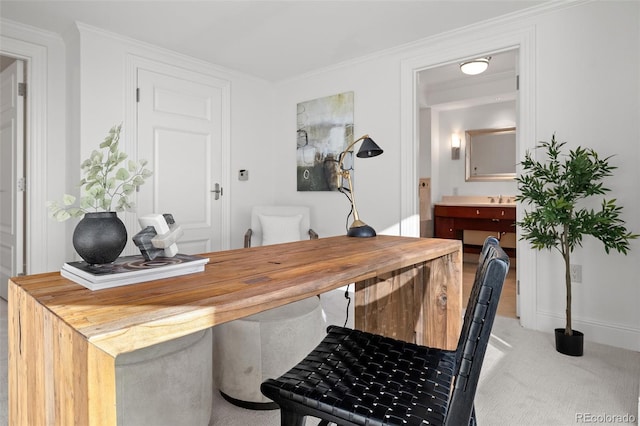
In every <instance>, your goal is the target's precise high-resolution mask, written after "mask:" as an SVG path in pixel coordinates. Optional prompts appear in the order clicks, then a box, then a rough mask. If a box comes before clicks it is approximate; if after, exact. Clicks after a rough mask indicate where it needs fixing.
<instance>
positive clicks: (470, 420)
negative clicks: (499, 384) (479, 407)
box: [469, 404, 478, 426]
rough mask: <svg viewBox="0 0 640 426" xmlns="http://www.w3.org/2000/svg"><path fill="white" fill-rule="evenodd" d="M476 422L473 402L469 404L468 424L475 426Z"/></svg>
mask: <svg viewBox="0 0 640 426" xmlns="http://www.w3.org/2000/svg"><path fill="white" fill-rule="evenodd" d="M477 425H478V422H477V421H476V405H475V404H473V405H472V406H471V417H469V426H477Z"/></svg>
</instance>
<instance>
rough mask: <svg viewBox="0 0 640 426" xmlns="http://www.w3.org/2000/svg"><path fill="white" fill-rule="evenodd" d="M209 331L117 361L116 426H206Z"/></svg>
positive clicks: (210, 377) (209, 395)
mask: <svg viewBox="0 0 640 426" xmlns="http://www.w3.org/2000/svg"><path fill="white" fill-rule="evenodd" d="M211 350H212V349H211V329H210V328H209V329H206V330H203V331H199V332H197V333H193V334H189V335H187V336H183V337H180V338H177V339H173V340H170V341H168V342H163V343H159V344H157V345H153V346H150V347H148V348H143V349H139V350H137V351H133V352H129V353H124V354H122V355H119V356H118V357H117V358H116V403H117V407H118V410H117V419H118V425H119V426H137V425H140V426H147V425H154V426H160V425H167V426H175V425H194V426H196V425H203V426H206V425H208V424H209V420H210V417H211V401H212V397H213V391H212V386H213V375H212V371H211V367H212V365H211Z"/></svg>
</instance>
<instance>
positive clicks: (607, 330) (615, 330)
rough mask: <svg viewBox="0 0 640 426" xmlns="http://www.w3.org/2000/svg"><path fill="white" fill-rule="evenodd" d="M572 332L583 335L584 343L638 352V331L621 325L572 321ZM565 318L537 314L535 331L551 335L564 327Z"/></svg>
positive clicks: (549, 314)
mask: <svg viewBox="0 0 640 426" xmlns="http://www.w3.org/2000/svg"><path fill="white" fill-rule="evenodd" d="M572 322H573V326H572V328H573V329H574V330H578V331H581V332H582V333H584V339H585V341H590V342H596V343H601V344H603V345H610V346H615V347H618V348H623V349H629V350H632V351H640V329H638V328H637V327H630V326H626V325H621V324H608V323H603V322H598V321H589V320H583V319H575V318H574V319H573V321H572ZM564 323H565V318H564V316H559V315H556V314H553V313H549V312H537V321H536V324H537V327H536V328H537V330H539V331H544V332H549V333H552V332H553V330H554V329H556V328H560V327H564Z"/></svg>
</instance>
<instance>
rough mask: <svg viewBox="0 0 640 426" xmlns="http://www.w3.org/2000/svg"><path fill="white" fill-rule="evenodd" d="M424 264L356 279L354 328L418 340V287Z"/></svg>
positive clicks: (406, 339)
mask: <svg viewBox="0 0 640 426" xmlns="http://www.w3.org/2000/svg"><path fill="white" fill-rule="evenodd" d="M422 277H423V266H422V265H414V266H411V267H408V268H403V269H399V270H396V271H393V272H390V273H386V274H381V275H379V276H378V277H375V278H371V279H367V280H364V281H360V282H357V283H356V292H355V319H354V324H355V328H356V329H358V330H363V331H368V332H370V333H376V334H380V335H383V336H387V337H392V338H394V339H398V340H403V341H405V342H412V343H413V342H415V341H416V333H415V330H416V325H417V322H418V320H419V318H418V317H417V315H418V314H419V312H420V310H419V309H416V307H415V299H416V296H415V295H416V289H419V288H420V287H421V285H422V284H421V283H422V282H423V278H422Z"/></svg>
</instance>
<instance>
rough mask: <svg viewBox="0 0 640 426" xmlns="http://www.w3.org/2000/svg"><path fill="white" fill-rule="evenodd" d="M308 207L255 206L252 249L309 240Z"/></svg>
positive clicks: (252, 222)
mask: <svg viewBox="0 0 640 426" xmlns="http://www.w3.org/2000/svg"><path fill="white" fill-rule="evenodd" d="M310 216H311V214H310V209H309V207H307V206H254V207H253V209H252V210H251V231H252V233H251V247H256V246H262V245H269V244H278V243H285V242H290V241H300V240H304V239H307V238H309V228H310V227H311V225H310V224H311V219H310Z"/></svg>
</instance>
